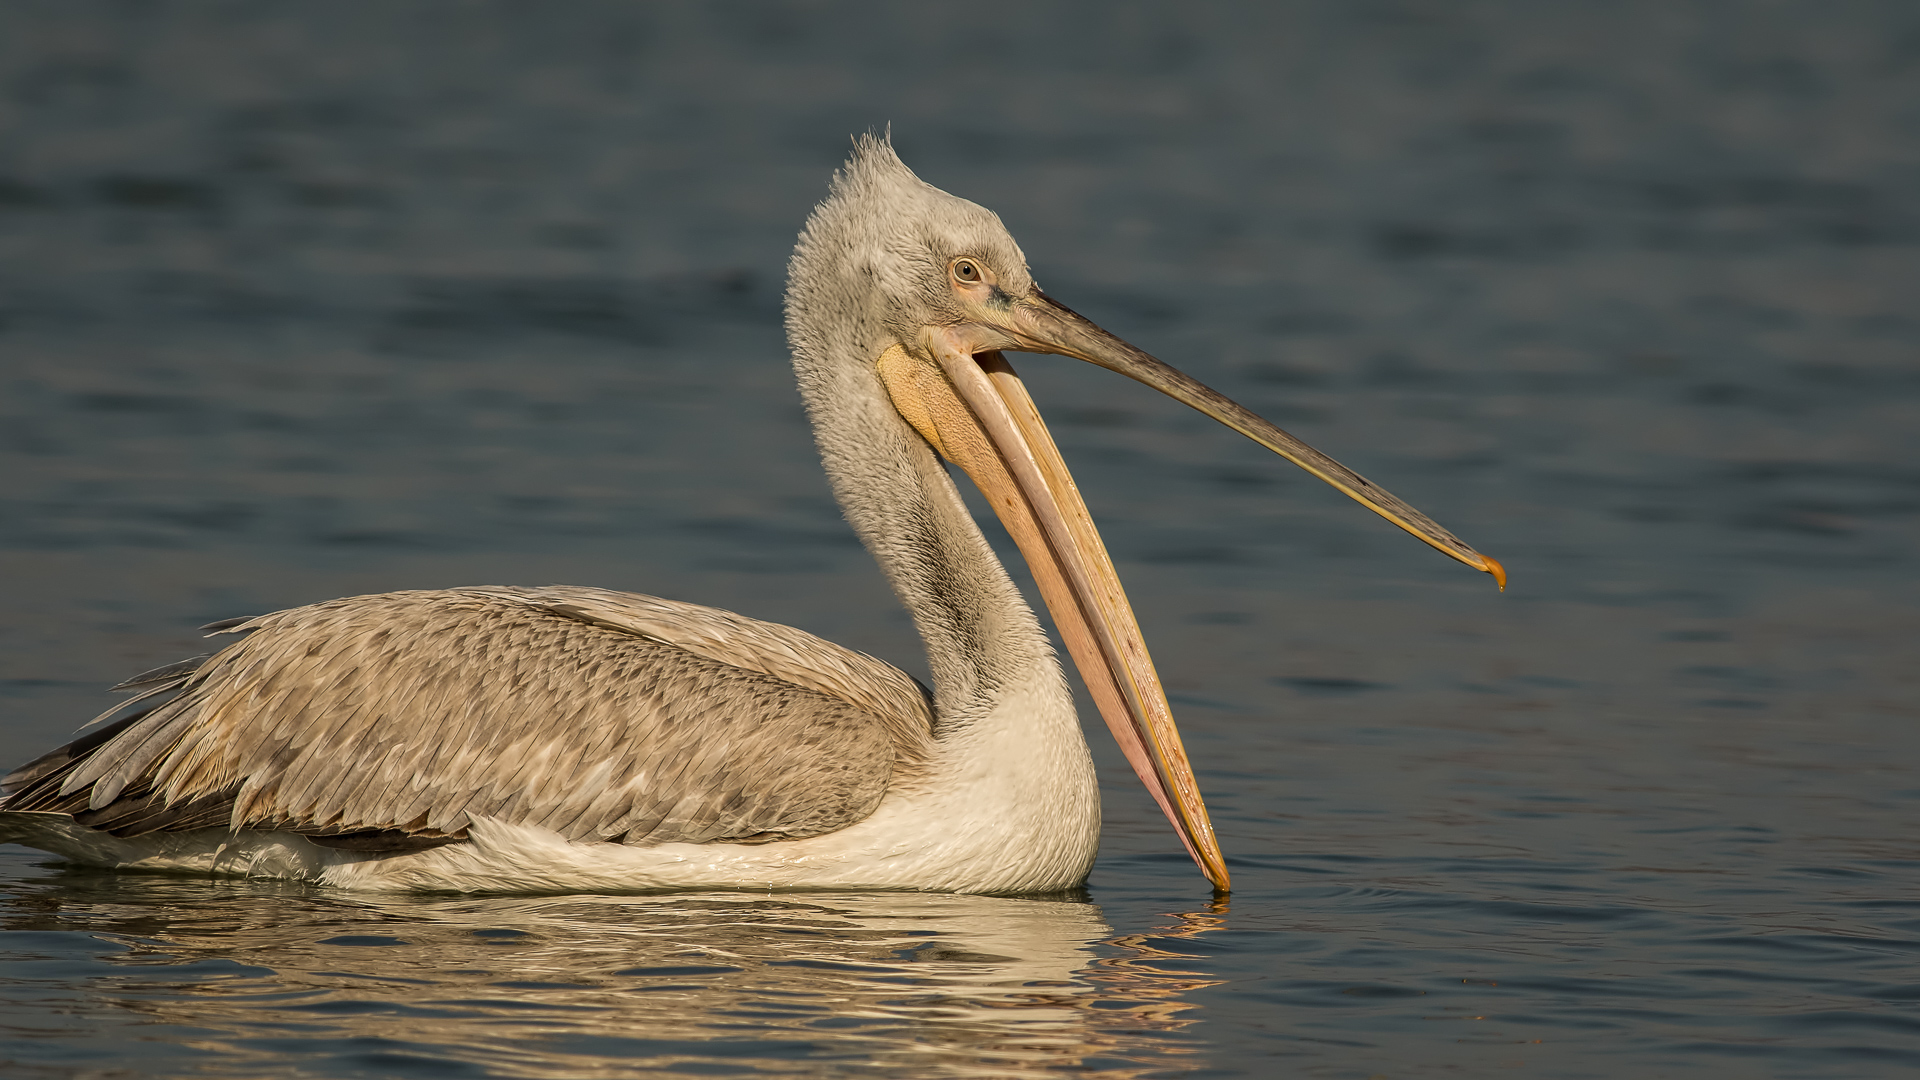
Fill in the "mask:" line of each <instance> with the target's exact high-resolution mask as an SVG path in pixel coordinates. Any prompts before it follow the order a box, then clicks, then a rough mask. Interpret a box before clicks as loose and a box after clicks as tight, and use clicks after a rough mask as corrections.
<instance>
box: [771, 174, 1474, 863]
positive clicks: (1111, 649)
mask: <svg viewBox="0 0 1920 1080" xmlns="http://www.w3.org/2000/svg"><path fill="white" fill-rule="evenodd" d="M787 312H788V314H787V325H788V334H789V337H790V339H791V340H792V342H793V345H794V357H795V367H796V370H797V372H798V374H799V377H800V382H801V386H802V390H803V394H804V395H805V396H806V397H807V399H808V402H809V407H810V409H811V410H812V412H813V414H814V421H815V425H816V430H817V431H818V432H819V440H820V445H821V450H822V453H823V456H825V457H826V458H827V459H828V463H829V471H830V472H833V473H835V475H836V477H838V476H840V475H842V474H843V473H845V472H846V471H848V470H855V471H857V470H858V469H859V468H860V467H861V466H860V465H859V464H855V463H846V462H843V463H842V465H841V467H840V468H838V469H836V468H835V467H834V465H835V459H836V455H841V456H842V457H844V455H845V450H844V448H845V447H846V446H848V445H861V446H873V445H876V444H885V443H886V442H887V440H888V439H890V438H896V437H897V436H898V435H899V434H900V432H901V431H902V430H903V425H904V428H908V429H911V431H912V432H913V433H915V434H916V435H917V436H918V438H919V439H922V440H924V442H925V445H926V446H927V447H929V448H931V450H933V451H934V452H936V453H938V454H939V455H940V456H941V457H943V458H945V459H946V460H948V461H950V462H952V463H954V464H956V465H958V466H959V467H960V468H961V469H963V470H964V471H965V472H966V473H967V474H968V476H969V477H970V478H971V479H972V480H973V481H974V483H975V484H976V485H978V486H979V487H980V489H981V491H982V492H983V493H985V495H986V497H987V499H988V502H989V503H990V504H991V505H992V506H993V508H994V511H995V513H996V514H997V515H998V516H999V517H1000V520H1001V521H1002V523H1003V524H1004V525H1005V526H1006V528H1007V530H1008V532H1009V533H1010V534H1011V535H1012V537H1013V539H1014V541H1015V543H1016V544H1017V545H1018V546H1019V548H1020V551H1021V554H1022V555H1023V556H1024V557H1025V559H1026V561H1027V563H1028V565H1029V566H1030V568H1031V569H1032V571H1033V575H1034V580H1035V583H1036V585H1037V586H1038V588H1039V590H1040V592H1041V595H1042V597H1043V599H1044V600H1045V601H1046V604H1047V607H1048V609H1049V611H1050V612H1051V613H1052V615H1053V620H1054V624H1055V626H1056V627H1057V629H1058V630H1059V632H1060V635H1061V638H1062V639H1063V641H1064V642H1065V643H1066V645H1067V649H1068V651H1069V653H1070V654H1071V655H1072V657H1073V659H1074V662H1075V664H1076V666H1077V667H1078V668H1079V670H1080V673H1081V676H1082V679H1083V680H1084V682H1085V683H1086V685H1087V688H1088V690H1089V692H1090V694H1091V696H1092V697H1093V699H1094V701H1095V703H1096V705H1097V706H1098V707H1099V709H1100V712H1101V715H1102V717H1103V718H1104V719H1105V720H1106V722H1107V725H1108V727H1109V728H1110V729H1111V730H1112V732H1113V734H1114V737H1115V738H1116V740H1117V741H1118V742H1119V744H1120V747H1121V749H1122V750H1123V751H1124V752H1125V753H1126V756H1127V758H1128V761H1129V762H1130V763H1131V764H1132V765H1133V768H1134V770H1135V772H1137V773H1138V774H1139V776H1140V779H1141V781H1142V782H1143V783H1144V784H1145V785H1146V787H1147V789H1148V790H1149V791H1150V792H1151V793H1152V794H1153V796H1154V798H1155V800H1156V801H1157V802H1158V803H1159V805H1160V807H1161V809H1162V810H1163V811H1165V813H1166V815H1167V818H1168V820H1170V821H1171V822H1172V823H1173V826H1174V828H1175V830H1176V831H1177V832H1178V833H1179V835H1180V837H1181V839H1182V841H1183V842H1184V843H1185V845H1186V847H1187V850H1188V851H1189V852H1190V853H1191V854H1192V855H1193V858H1194V860H1195V862H1197V863H1198V864H1199V866H1200V868H1201V870H1202V872H1204V873H1205V874H1206V875H1207V877H1208V878H1209V879H1210V880H1211V881H1212V882H1213V884H1214V885H1215V887H1216V888H1219V889H1225V888H1226V887H1227V883H1228V879H1227V870H1226V864H1225V859H1224V857H1223V856H1222V854H1221V852H1220V847H1219V844H1218V842H1217V841H1216V840H1215V838H1214V833H1213V827H1212V825H1211V823H1210V822H1209V820H1208V817H1207V810H1206V805H1205V803H1204V802H1203V801H1202V799H1201V796H1200V791H1199V785H1198V783H1197V782H1196V780H1195V779H1194V776H1193V770H1192V767H1191V766H1190V765H1189V763H1188V761H1187V756H1186V753H1185V751H1184V750H1183V749H1182V747H1181V742H1180V735H1179V732H1178V730H1177V728H1176V727H1175V726H1174V723H1173V718H1172V714H1171V711H1170V710H1169V708H1168V705H1167V701H1166V695H1165V692H1164V691H1163V690H1162V688H1161V685H1160V680H1159V677H1158V675H1157V674H1156V672H1155V671H1154V667H1153V661H1152V659H1151V657H1150V656H1149V655H1148V653H1147V649H1146V645H1145V643H1144V642H1143V641H1142V639H1141V636H1140V631H1139V627H1138V626H1137V624H1136V623H1135V620H1134V616H1133V612H1132V610H1131V608H1130V607H1129V606H1128V604H1127V600H1126V596H1125V593H1124V592H1123V591H1122V589H1121V587H1120V582H1119V579H1118V577H1117V576H1116V575H1115V573H1114V570H1113V565H1112V562H1111V560H1110V559H1109V558H1108V557H1107V554H1106V551H1105V548H1104V546H1103V545H1102V543H1101V541H1100V537H1099V533H1098V532H1097V530H1095V528H1094V526H1093V522H1092V520H1091V518H1090V517H1089V516H1088V515H1087V512H1086V508H1085V506H1084V505H1083V504H1082V502H1081V500H1080V497H1079V495H1078V492H1077V491H1076V489H1075V487H1074V484H1073V481H1072V477H1071V476H1070V475H1069V474H1068V472H1067V469H1066V465H1065V464H1064V463H1063V462H1062V461H1061V459H1060V456H1059V454H1058V452H1057V451H1056V450H1055V448H1054V445H1053V441H1052V439H1051V437H1050V436H1049V435H1048V433H1047V429H1046V426H1045V425H1044V424H1043V423H1042V422H1041V420H1040V415H1039V413H1038V411H1037V410H1036V409H1035V408H1034V405H1033V402H1032V400H1031V399H1030V398H1029V397H1028V396H1027V393H1026V391H1025V389H1024V388H1023V386H1022V384H1021V382H1020V380H1019V378H1018V377H1017V376H1016V375H1015V373H1014V371H1013V369H1012V368H1011V366H1009V365H1008V363H1007V362H1006V360H1005V358H1004V357H1003V356H1002V355H1001V351H1002V350H1014V351H1021V352H1036V353H1052V354H1056V355H1062V356H1069V357H1074V358H1077V359H1080V360H1084V361H1088V362H1090V363H1093V364H1097V365H1099V366H1101V367H1105V368H1109V369H1111V370H1114V371H1117V372H1120V373H1121V374H1123V375H1126V376H1128V377H1129V378H1132V379H1135V380H1138V381H1139V382H1142V383H1145V384H1146V385H1148V386H1151V387H1153V388H1154V389H1156V390H1159V391H1161V392H1162V393H1164V394H1167V395H1169V396H1171V397H1173V398H1175V399H1176V400H1179V401H1182V402H1185V403H1186V404H1188V405H1190V406H1192V407H1193V408H1195V409H1198V410H1199V411H1201V412H1203V413H1205V414H1207V415H1208V416H1211V417H1213V418H1214V419H1215V420H1218V421H1220V422H1221V423H1223V424H1225V425H1226V426H1228V427H1231V428H1233V429H1234V430H1236V431H1239V432H1241V433H1242V434H1244V435H1246V436H1247V437H1249V438H1251V439H1253V440H1254V441H1256V442H1258V443H1260V444H1261V445H1263V446H1266V447H1267V448H1269V449H1271V450H1273V451H1274V452H1276V453H1278V454H1281V455H1282V456H1284V457H1286V458H1288V459H1289V460H1291V461H1293V462H1294V463H1295V464H1297V465H1299V466H1301V467H1302V468H1304V469H1306V470H1307V471H1308V472H1311V473H1313V474H1314V475H1315V476H1318V477H1320V478H1321V479H1322V480H1324V481H1326V482H1327V483H1329V484H1332V485H1333V486H1334V487H1336V488H1338V489H1339V490H1341V491H1343V492H1345V493H1346V494H1348V495H1349V496H1351V497H1353V498H1354V499H1355V500H1357V501H1359V502H1360V503H1361V504H1363V505H1365V506H1367V507H1368V508H1369V509H1371V510H1373V511H1375V512H1376V513H1379V514H1380V515H1381V516H1383V517H1385V518H1387V519H1388V520H1389V521H1392V522H1393V523H1394V524H1396V525H1398V526H1400V527H1401V528H1403V529H1405V530H1406V531H1408V532H1410V533H1412V534H1413V535H1414V536H1416V537H1418V538H1419V539H1421V540H1423V541H1425V542H1426V543H1428V544H1430V545H1432V546H1433V547H1435V548H1437V549H1438V550H1440V551H1441V552H1442V553H1444V554H1446V555H1448V556H1450V557H1452V558H1454V559H1457V560H1459V561H1461V562H1463V563H1466V564H1467V565H1469V566H1471V567H1473V568H1475V569H1477V570H1482V571H1485V572H1487V573H1490V574H1493V575H1494V577H1495V578H1496V580H1498V581H1500V583H1501V584H1502V586H1503V587H1504V583H1505V571H1504V570H1503V569H1502V568H1501V566H1500V564H1499V563H1497V562H1495V561H1494V560H1492V559H1490V558H1487V557H1486V556H1484V555H1481V554H1480V553H1478V552H1476V551H1474V550H1473V549H1472V548H1470V547H1468V546H1467V545H1466V544H1464V543H1462V542H1461V541H1460V540H1459V539H1457V538H1455V537H1454V536H1453V534H1451V533H1449V532H1447V531H1446V530H1445V529H1443V528H1441V527H1440V526H1439V525H1437V524H1435V523H1434V522H1433V521H1432V520H1430V519H1429V518H1427V517H1426V516H1425V515H1424V514H1421V513H1420V512H1419V511H1417V510H1415V509H1413V508H1412V507H1410V506H1408V505H1407V504H1406V503H1404V502H1401V501H1400V500H1399V499H1397V498H1395V497H1394V496H1392V495H1390V494H1388V493H1387V492H1386V491H1384V490H1382V489H1380V488H1379V487H1377V486H1375V485H1373V484H1371V483H1369V482H1368V481H1367V480H1365V479H1362V478H1361V477H1360V476H1358V475H1357V474H1355V473H1354V472H1352V471H1351V470H1349V469H1347V468H1346V467H1344V466H1342V465H1340V464H1339V463H1338V462H1336V461H1334V460H1333V459H1331V458H1329V457H1327V456H1326V455H1324V454H1322V453H1320V452H1319V451H1317V450H1314V449H1313V448H1312V447H1310V446H1307V445H1306V444H1305V443H1303V442H1301V441H1299V440H1298V439H1295V438H1294V437H1293V436H1291V435H1288V434H1287V433H1286V432H1284V431H1281V430H1280V429H1279V428H1277V427H1274V426H1273V425H1272V424H1270V423H1268V422H1266V421H1265V420H1262V419H1261V418H1260V417H1258V416H1256V415H1254V414H1253V413H1252V412H1250V411H1248V410H1247V409H1245V408H1244V407H1242V406H1240V405H1238V404H1237V403H1235V402H1233V401H1231V400H1230V399H1228V398H1226V397H1225V396H1223V395H1221V394H1219V393H1217V392H1216V391H1214V390H1212V389H1209V388H1208V387H1206V386H1204V385H1202V384H1201V383H1199V382H1197V381H1195V380H1194V379H1192V378H1190V377H1188V376H1187V375H1184V374H1182V373H1181V372H1179V371H1178V370H1176V369H1174V368H1172V367H1170V366H1168V365H1167V364H1164V363H1162V362H1161V361H1159V360H1156V359H1155V358H1153V357H1152V356H1150V355H1148V354H1147V353H1145V352H1143V351H1141V350H1140V349H1137V348H1135V347H1134V346H1132V345H1129V344H1128V343H1127V342H1125V341H1122V340H1120V339H1119V338H1117V337H1115V336H1114V335H1112V334H1110V333H1108V332H1106V331H1105V330H1102V329H1101V328H1100V327H1098V326H1096V325H1094V324H1093V323H1092V322H1090V321H1088V320H1087V319H1085V318H1082V317H1081V316H1080V315H1078V314H1075V313H1074V312H1073V311H1072V310H1070V309H1068V308H1067V307H1065V306H1064V305H1062V304H1060V303H1059V302H1057V301H1055V300H1054V299H1053V298H1052V297H1050V296H1048V295H1047V294H1046V293H1044V292H1043V291H1041V289H1040V287H1039V286H1038V285H1037V284H1035V282H1034V280H1033V274H1032V272H1031V271H1030V270H1029V269H1028V268H1027V262H1026V256H1025V255H1024V254H1023V253H1022V252H1021V250H1020V245H1019V244H1017V243H1015V242H1014V239H1013V237H1012V236H1011V235H1010V234H1009V233H1008V232H1007V230H1006V227H1005V226H1004V225H1002V224H1001V222H1000V218H999V217H998V216H997V215H995V214H994V213H993V212H992V211H990V210H987V209H986V208H984V207H981V206H978V205H976V204H974V203H971V202H968V201H967V200H965V199H961V198H958V197H956V196H953V195H949V194H948V193H946V192H944V191H941V190H940V189H938V188H936V187H933V186H932V185H930V184H928V183H926V182H924V181H922V180H921V179H920V178H919V177H917V176H915V175H914V174H913V172H912V171H911V170H909V169H908V168H907V167H906V165H905V164H903V163H902V162H901V161H900V159H899V157H898V156H897V155H896V154H895V153H894V151H893V148H892V146H891V145H889V143H888V142H887V141H886V140H884V139H880V138H875V137H872V136H867V137H865V138H862V139H860V140H858V141H857V143H856V145H855V149H854V153H853V156H852V157H851V158H850V159H849V161H848V162H847V165H846V167H845V168H844V169H843V170H842V171H841V172H840V173H838V174H837V175H836V176H835V177H834V181H833V185H832V190H831V192H830V194H829V196H828V198H827V199H826V200H825V201H824V202H823V203H821V204H820V206H819V207H818V208H816V209H815V211H814V213H813V216H812V217H811V218H809V219H808V222H807V226H806V229H805V231H804V232H803V233H802V234H801V237H800V242H799V244H798V246H797V247H796V249H795V251H794V256H793V261H792V265H791V267H790V274H789V286H788V294H787ZM827 402H831V403H833V405H834V407H833V408H827V407H825V405H824V404H823V403H827ZM843 405H845V406H846V407H845V408H842V407H841V406H843ZM856 406H857V407H856ZM830 414H831V415H830ZM836 483H839V481H838V480H836ZM842 501H843V503H846V504H847V506H848V511H849V516H850V517H851V518H853V519H854V523H855V525H856V527H859V526H861V524H862V521H861V518H862V516H863V514H865V513H867V512H868V510H866V509H864V508H863V506H862V505H861V503H860V500H859V499H858V498H852V499H849V498H847V497H846V495H845V489H844V488H843V500H842ZM876 512H877V511H876ZM863 535H869V536H871V535H872V534H871V533H870V532H868V531H867V530H864V529H863ZM870 543H871V541H870ZM883 561H884V560H883ZM895 584H896V588H902V587H903V586H902V582H901V581H900V580H899V579H898V578H896V581H895Z"/></svg>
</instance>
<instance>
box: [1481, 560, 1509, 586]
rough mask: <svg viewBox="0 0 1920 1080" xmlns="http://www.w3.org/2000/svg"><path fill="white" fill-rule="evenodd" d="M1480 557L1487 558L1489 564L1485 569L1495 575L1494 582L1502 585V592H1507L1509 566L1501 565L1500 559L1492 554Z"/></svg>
mask: <svg viewBox="0 0 1920 1080" xmlns="http://www.w3.org/2000/svg"><path fill="white" fill-rule="evenodd" d="M1480 557H1481V558H1482V559H1485V560H1486V563H1487V565H1486V567H1485V570H1486V571H1487V573H1489V574H1492V575H1493V582H1494V584H1496V585H1498V586H1500V591H1501V592H1506V591H1507V568H1506V567H1504V566H1501V565H1500V560H1499V559H1496V558H1493V557H1492V556H1488V555H1482V556H1480Z"/></svg>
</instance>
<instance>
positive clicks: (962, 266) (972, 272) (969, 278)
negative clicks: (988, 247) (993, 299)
mask: <svg viewBox="0 0 1920 1080" xmlns="http://www.w3.org/2000/svg"><path fill="white" fill-rule="evenodd" d="M953 280H955V281H964V282H967V283H969V284H971V283H973V282H976V281H979V280H980V268H979V267H978V266H976V265H974V262H973V260H972V259H956V260H954V264H953Z"/></svg>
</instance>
